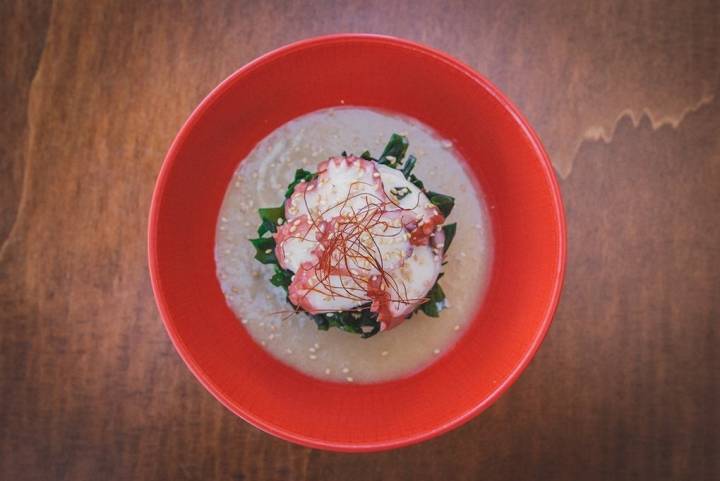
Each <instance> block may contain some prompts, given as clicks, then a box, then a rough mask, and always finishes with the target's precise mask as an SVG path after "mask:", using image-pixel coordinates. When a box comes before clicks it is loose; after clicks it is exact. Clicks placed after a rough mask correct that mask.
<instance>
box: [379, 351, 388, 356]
mask: <svg viewBox="0 0 720 481" xmlns="http://www.w3.org/2000/svg"><path fill="white" fill-rule="evenodd" d="M388 354H390V353H389V352H387V351H383V352H381V353H380V355H381V356H383V357H384V356H387V355H388Z"/></svg>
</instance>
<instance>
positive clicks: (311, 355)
mask: <svg viewBox="0 0 720 481" xmlns="http://www.w3.org/2000/svg"><path fill="white" fill-rule="evenodd" d="M308 357H309V358H310V360H312V361H314V360H315V359H317V356H316V355H315V354H310V355H309V356H308Z"/></svg>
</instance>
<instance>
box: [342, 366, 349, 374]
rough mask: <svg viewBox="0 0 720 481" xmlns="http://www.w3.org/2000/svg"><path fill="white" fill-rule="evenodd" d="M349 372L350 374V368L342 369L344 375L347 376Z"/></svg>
mask: <svg viewBox="0 0 720 481" xmlns="http://www.w3.org/2000/svg"><path fill="white" fill-rule="evenodd" d="M349 372H350V369H348V368H346V367H344V368H342V373H343V374H347V373H349Z"/></svg>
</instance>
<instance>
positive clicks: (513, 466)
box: [0, 0, 720, 481]
mask: <svg viewBox="0 0 720 481" xmlns="http://www.w3.org/2000/svg"><path fill="white" fill-rule="evenodd" d="M343 31H353V32H376V33H386V34H391V35H397V36H401V37H406V38H410V39H413V40H417V41H420V42H424V43H427V44H429V45H432V46H434V47H436V48H439V49H442V50H445V51H447V52H449V53H450V54H453V55H455V56H456V57H458V58H460V59H461V60H463V61H465V62H466V63H468V64H470V65H471V66H473V67H475V68H476V69H478V70H479V71H480V72H483V73H485V74H486V75H487V76H488V77H489V78H490V79H491V80H492V81H494V82H495V83H496V84H498V85H499V86H500V87H501V88H502V89H503V90H504V91H505V92H506V93H507V94H508V95H509V96H510V97H511V98H512V99H514V101H515V102H516V103H517V105H518V106H519V107H520V109H521V110H522V111H523V112H525V114H526V115H527V116H528V117H529V119H530V121H531V122H532V123H533V125H535V127H536V128H537V130H538V132H539V133H540V136H541V137H542V139H543V141H544V142H545V144H546V146H547V148H548V150H549V152H550V155H551V157H552V158H553V162H554V164H555V166H556V168H557V171H558V174H559V176H560V178H561V185H562V190H563V193H564V197H565V202H566V209H567V216H568V224H569V259H568V270H567V279H566V283H565V290H564V293H563V297H562V300H561V303H560V307H559V310H558V313H557V316H556V319H555V323H554V325H553V327H552V329H551V330H550V333H549V336H548V338H547V340H546V342H545V344H544V345H543V347H542V348H541V349H540V352H539V354H538V356H537V357H536V359H535V361H534V362H533V363H532V365H531V366H530V367H529V368H528V370H527V371H526V372H525V374H524V375H523V376H522V377H521V379H520V380H519V381H518V382H517V384H516V385H515V386H514V387H513V388H512V389H511V390H510V391H509V392H508V393H507V394H506V395H505V396H504V397H503V398H502V399H500V400H499V401H498V402H497V404H495V405H494V406H493V407H492V408H490V409H489V410H488V411H486V412H485V413H484V414H482V415H481V416H480V417H478V418H476V419H475V420H474V421H472V422H470V423H469V424H467V425H465V426H464V427H462V428H460V429H458V430H456V431H454V432H451V433H449V434H447V435H445V436H442V437H441V438H438V439H435V440H432V441H430V442H427V443H424V444H421V445H417V446H413V447H410V448H405V449H401V450H397V451H393V452H386V453H379V454H369V455H349V454H336V453H328V452H322V451H316V450H310V449H306V448H302V447H298V446H294V445H291V444H288V443H286V442H283V441H280V440H277V439H274V438H272V437H270V436H268V435H266V434H264V433H262V432H260V431H258V430H256V429H254V428H252V427H250V426H249V425H247V424H245V423H244V422H242V421H240V420H239V419H237V418H236V417H234V416H233V415H232V414H230V413H229V412H228V411H226V410H225V409H224V408H223V407H221V406H220V405H219V404H218V403H217V402H216V401H215V400H214V399H213V398H212V397H211V396H210V394H208V393H207V392H206V391H205V390H204V389H203V388H202V387H201V386H200V384H198V383H197V382H196V381H195V379H194V378H193V377H192V375H191V374H190V372H189V371H188V370H187V369H186V368H185V366H184V365H183V363H182V362H181V360H180V359H179V357H178V356H177V354H176V353H175V351H174V350H173V347H172V346H171V344H170V341H169V339H168V337H167V335H166V334H165V332H164V330H163V327H162V325H161V323H160V320H159V318H158V313H157V310H156V308H155V304H154V300H153V296H152V292H151V289H150V282H149V279H148V272H147V261H146V230H147V229H146V228H147V213H148V208H149V202H150V196H151V192H152V189H153V183H154V180H155V176H156V174H157V173H158V170H159V168H160V164H161V162H162V159H163V156H164V154H165V152H166V149H167V148H168V146H169V144H170V142H171V141H172V139H173V137H174V135H175V133H176V132H177V130H178V129H179V127H180V125H181V124H182V122H183V121H184V120H185V118H186V117H187V116H188V115H189V114H190V112H191V110H192V109H193V108H194V107H195V105H196V104H197V103H198V102H199V101H200V100H201V99H202V98H203V97H204V96H205V95H206V94H207V93H208V91H209V90H210V89H211V88H212V87H213V86H215V85H216V84H217V83H219V82H220V81H221V80H222V79H224V78H225V77H226V76H227V75H229V74H230V73H231V72H232V71H233V70H235V69H236V68H238V67H239V66H241V65H243V64H244V63H246V62H247V61H249V60H251V59H253V58H254V57H256V56H258V55H260V54H262V53H264V52H267V51H268V50H271V49H273V48H275V47H278V46H281V45H283V44H286V43H288V42H291V41H294V40H298V39H301V38H305V37H309V36H314V35H320V34H326V33H334V32H343ZM0 69H1V72H2V73H1V75H2V77H1V79H2V80H1V82H2V83H1V84H0V108H1V112H2V113H1V114H0V171H1V174H0V209H1V210H0V246H1V247H0V322H1V325H0V349H1V351H0V443H1V444H0V479H2V480H99V479H127V480H129V479H172V480H181V479H220V480H236V481H237V480H283V481H285V480H320V479H346V480H348V481H350V480H361V479H362V480H383V481H392V480H405V479H407V480H421V479H443V480H445V479H452V480H481V479H482V480H517V479H523V480H526V479H552V480H556V479H557V480H577V479H584V480H605V479H613V480H619V479H643V480H681V479H692V480H710V479H720V352H719V351H720V346H719V345H718V342H719V341H720V333H719V331H718V326H719V323H720V222H719V221H720V98H718V96H719V95H720V89H719V87H720V4H719V3H718V2H717V0H698V1H692V2H669V1H668V2H652V1H646V0H638V1H632V2H628V1H624V0H619V1H613V2H611V1H603V2H587V1H583V2H576V1H572V0H565V1H556V2H518V1H499V2H457V1H449V2H439V1H422V2H421V1H411V0H408V1H401V2H387V1H368V2H366V1H353V2H349V3H343V2H307V3H301V2H289V3H282V2H271V1H263V2H239V1H233V0H229V1H204V2H190V1H185V2H171V1H111V0H93V1H86V2H70V1H56V2H33V1H27V0H0Z"/></svg>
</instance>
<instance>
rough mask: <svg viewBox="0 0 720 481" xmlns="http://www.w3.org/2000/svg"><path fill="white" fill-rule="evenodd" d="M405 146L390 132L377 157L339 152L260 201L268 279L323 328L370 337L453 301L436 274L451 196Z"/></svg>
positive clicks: (450, 229)
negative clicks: (431, 186)
mask: <svg viewBox="0 0 720 481" xmlns="http://www.w3.org/2000/svg"><path fill="white" fill-rule="evenodd" d="M407 148H408V141H407V138H406V137H404V136H402V135H398V134H393V135H392V137H391V138H390V141H389V143H388V144H387V146H386V147H385V150H384V151H383V153H382V155H381V156H380V157H378V158H373V157H372V156H371V154H370V153H369V152H367V151H366V152H364V153H363V154H362V155H361V156H360V157H356V156H355V155H349V154H347V153H345V152H343V153H342V155H340V156H337V157H331V158H329V159H328V160H326V161H323V162H321V163H320V164H319V165H318V167H317V171H316V172H315V173H312V172H308V171H306V170H303V169H299V170H298V171H297V172H296V173H295V179H294V181H293V182H292V183H291V184H290V185H289V186H288V189H287V192H286V193H285V201H284V202H283V205H282V206H280V207H276V208H264V209H260V210H259V214H260V218H261V220H262V224H261V225H260V227H259V228H258V238H257V239H251V242H252V244H253V245H254V246H255V249H256V251H257V252H256V255H255V258H256V259H257V260H258V261H260V262H262V263H264V264H273V265H274V266H275V273H274V275H273V276H272V278H271V279H270V282H271V283H272V284H273V285H275V286H278V287H281V288H283V289H285V291H286V292H287V300H288V302H289V303H290V304H291V306H292V308H293V312H305V313H307V314H308V315H310V316H311V317H312V318H313V319H314V321H315V322H316V323H317V325H318V328H320V329H323V330H326V329H328V328H330V327H338V328H341V329H343V330H345V331H348V332H353V333H358V334H360V335H362V337H370V336H372V335H374V334H376V333H378V332H379V331H382V330H385V329H391V328H393V327H395V326H397V325H399V324H400V323H402V322H403V321H404V320H405V319H408V318H409V317H411V316H412V315H413V314H414V313H415V312H417V311H419V310H420V311H422V312H424V313H425V314H427V315H429V316H431V317H437V316H438V315H439V312H440V311H441V310H442V309H443V308H445V307H446V305H447V303H446V299H445V294H444V293H443V291H442V288H441V287H440V285H439V284H438V280H439V279H440V277H442V266H443V264H444V256H445V253H446V252H447V249H448V247H449V245H450V242H451V241H452V239H453V237H454V235H455V229H456V225H455V224H449V225H444V224H445V220H446V218H447V217H448V215H449V214H450V211H451V210H452V208H453V206H454V199H453V198H452V197H450V196H447V195H443V194H438V193H435V192H431V191H428V190H427V189H426V188H425V186H424V185H423V183H422V182H421V181H420V180H419V179H418V178H417V177H415V175H413V174H412V170H413V168H414V166H415V164H416V162H417V159H416V158H415V157H414V156H412V155H410V156H408V157H407V159H406V160H405V161H403V160H404V159H405V154H406V152H407Z"/></svg>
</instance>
